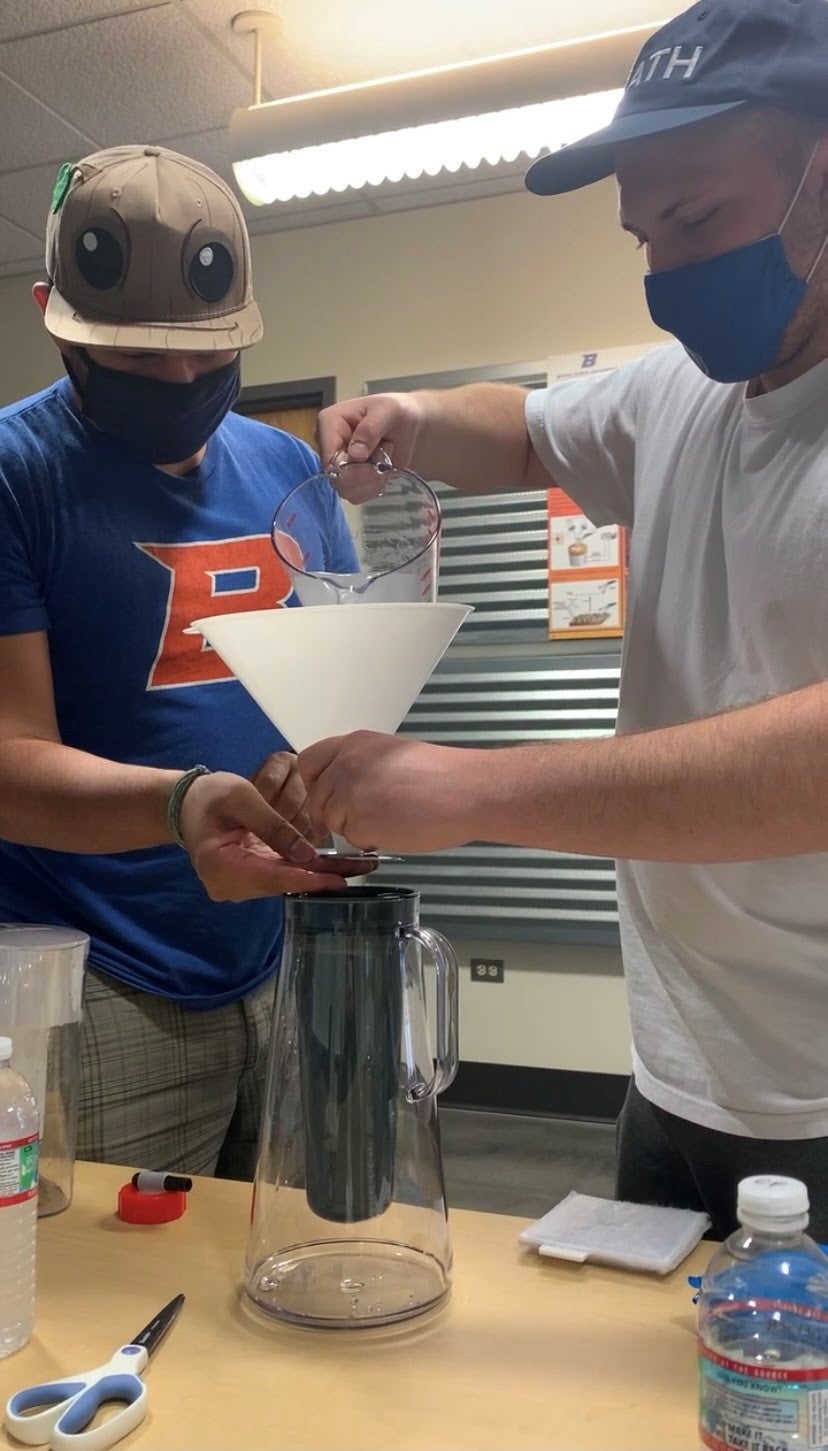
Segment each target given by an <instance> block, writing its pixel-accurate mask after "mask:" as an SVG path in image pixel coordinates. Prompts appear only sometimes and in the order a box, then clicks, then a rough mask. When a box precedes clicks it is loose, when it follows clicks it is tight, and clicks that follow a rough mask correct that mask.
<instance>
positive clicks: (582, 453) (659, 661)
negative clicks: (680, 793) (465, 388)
mask: <svg viewBox="0 0 828 1451" xmlns="http://www.w3.org/2000/svg"><path fill="white" fill-rule="evenodd" d="M527 421H528V426H529V432H530V435H531V439H532V443H533V445H534V447H535V450H536V452H537V453H538V455H539V456H540V458H541V459H542V461H543V463H544V464H545V466H546V467H547V468H548V470H549V472H550V474H551V475H552V477H553V479H554V480H555V482H556V483H558V484H559V485H560V486H561V488H562V489H564V490H566V492H567V493H568V494H570V495H571V496H572V497H573V498H574V499H575V500H576V501H577V503H578V504H579V506H580V507H581V508H582V509H583V510H584V512H585V513H586V514H587V515H588V516H589V517H590V518H591V519H592V520H593V522H595V523H596V524H605V523H610V522H613V523H621V524H627V525H633V526H634V527H633V536H632V550H631V560H630V575H631V580H630V584H631V589H630V604H629V613H628V620H627V632H626V639H625V643H624V659H623V672H622V688H621V708H620V715H619V725H618V729H619V732H625V733H626V732H630V731H641V730H647V729H654V728H657V727H660V726H670V725H676V724H679V723H681V722H685V721H692V720H696V719H699V718H700V717H703V716H708V715H713V714H716V713H718V712H722V711H726V710H731V709H733V707H735V706H740V705H747V704H750V703H753V702H757V701H761V700H764V699H767V698H768V697H771V696H776V695H781V694H783V693H785V692H787V691H791V690H797V689H800V688H802V687H804V686H807V685H812V684H814V683H816V682H817V681H823V680H826V679H828V362H823V363H821V364H820V365H819V366H818V367H816V368H814V369H813V370H812V371H811V372H810V373H808V374H806V375H805V376H804V377H803V378H800V379H798V380H797V381H796V382H794V383H791V384H789V385H788V386H787V387H785V388H781V389H779V390H778V391H776V392H774V393H769V394H767V395H763V396H761V397H757V398H748V397H747V396H746V389H745V388H744V387H743V386H741V385H740V386H733V387H731V386H724V385H722V384H719V383H712V382H710V381H709V380H708V379H707V378H705V377H704V376H703V375H702V374H701V373H700V372H699V371H698V369H697V368H696V367H695V366H694V364H693V363H691V362H690V360H689V359H688V358H687V356H686V354H685V353H684V351H683V349H682V348H680V347H669V348H664V349H661V350H659V351H657V352H655V353H652V354H650V355H649V356H648V357H646V358H644V359H643V360H642V361H640V362H637V363H633V364H631V365H629V366H627V367H624V368H621V369H619V370H618V371H617V372H616V373H613V374H611V375H609V376H607V377H605V378H602V379H598V380H596V381H594V382H592V383H589V382H581V381H580V380H578V381H576V382H567V383H562V384H559V385H556V386H555V387H553V388H550V389H547V390H545V391H542V392H539V393H535V394H532V395H530V397H529V399H528V402H527ZM825 769H826V771H828V754H827V755H826V761H825ZM768 810H769V811H772V810H773V802H772V801H771V802H768ZM618 887H619V904H620V914H621V940H622V947H623V952H624V965H625V970H626V977H627V984H628V990H629V996H630V1008H631V1016H632V1024H633V1067H634V1072H635V1076H636V1081H637V1083H638V1086H639V1088H640V1089H641V1091H642V1093H643V1094H644V1095H645V1097H646V1098H648V1099H650V1100H651V1101H652V1102H653V1103H655V1104H658V1105H659V1106H660V1107H662V1108H664V1109H667V1110H668V1111H669V1112H671V1113H674V1114H677V1115H679V1116H680V1117H681V1118H684V1119H689V1120H690V1121H691V1122H693V1123H698V1124H704V1125H707V1126H709V1127H711V1128H715V1129H721V1130H724V1131H725V1132H729V1133H735V1134H741V1135H743V1136H748V1137H756V1138H771V1139H800V1138H802V1139H806V1138H807V1139H810V1138H817V1137H820V1136H822V1135H828V855H819V856H816V855H815V856H800V857H795V858H789V859H787V860H779V861H761V862H748V863H746V864H743V865H736V866H732V865H729V866H699V867H696V866H681V865H674V864H669V865H660V864H648V863H642V862H620V863H619V864H618ZM771 1167H773V1166H772V1165H771Z"/></svg>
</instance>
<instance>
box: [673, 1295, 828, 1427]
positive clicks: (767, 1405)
mask: <svg viewBox="0 0 828 1451" xmlns="http://www.w3.org/2000/svg"><path fill="white" fill-rule="evenodd" d="M756 1308H757V1309H759V1308H761V1306H760V1304H759V1302H757V1303H756ZM767 1308H770V1307H767ZM773 1308H774V1309H778V1310H789V1311H792V1312H795V1313H796V1314H797V1315H799V1316H805V1315H807V1316H808V1318H814V1319H817V1320H819V1321H821V1322H822V1326H823V1328H822V1335H823V1336H825V1335H826V1328H828V1315H824V1314H821V1313H820V1312H819V1311H814V1310H810V1311H804V1310H803V1307H802V1306H801V1305H782V1304H781V1303H778V1304H777V1303H775V1304H774V1307H773ZM823 1344H824V1341H823ZM814 1362H815V1363H814V1365H813V1367H809V1368H807V1369H804V1368H803V1369H799V1368H797V1369H794V1368H788V1367H781V1366H780V1367H778V1368H777V1367H776V1366H774V1365H772V1364H765V1365H755V1364H754V1365H749V1364H745V1363H744V1362H742V1361H739V1360H730V1359H728V1358H727V1356H724V1355H719V1354H718V1353H717V1352H716V1351H715V1350H712V1349H711V1348H710V1346H708V1345H705V1344H704V1343H703V1342H701V1341H700V1342H699V1434H700V1437H701V1440H702V1442H703V1443H704V1445H705V1446H709V1447H710V1451H806V1448H807V1451H825V1448H828V1364H824V1365H819V1364H818V1363H817V1357H816V1356H814Z"/></svg>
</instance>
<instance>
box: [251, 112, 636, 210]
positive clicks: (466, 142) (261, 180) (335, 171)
mask: <svg viewBox="0 0 828 1451" xmlns="http://www.w3.org/2000/svg"><path fill="white" fill-rule="evenodd" d="M622 95H623V91H620V90H618V91H600V92H598V93H596V94H595V95H591V96H571V97H568V98H567V99H566V100H561V101H547V102H546V103H545V104H542V105H538V106H520V107H517V108H516V109H513V110H509V111H490V112H488V113H487V114H486V115H483V116H463V117H460V118H458V119H457V120H452V121H437V122H434V123H432V124H431V125H428V126H409V127H407V128H405V129H404V130H401V131H382V132H379V133H378V134H377V135H373V136H355V137H351V138H350V139H349V140H347V141H331V142H328V143H327V144H326V145H322V146H303V147H300V148H298V149H297V150H295V151H281V152H279V151H274V152H270V153H269V154H268V155H266V156H255V157H251V158H249V159H248V160H247V161H235V162H234V163H233V171H234V172H235V175H236V180H237V182H238V184H239V186H240V187H241V190H242V192H243V193H244V195H245V196H246V197H247V200H248V201H250V202H252V203H253V205H254V206H268V205H271V204H272V203H273V202H289V201H291V200H292V199H293V198H294V197H309V196H326V195H327V194H328V193H329V192H340V193H341V192H344V191H349V190H357V191H361V190H362V189H363V188H364V187H368V186H382V185H383V184H384V183H386V182H401V181H403V180H404V179H405V178H408V180H410V181H417V180H419V178H420V177H422V176H439V174H440V172H442V171H448V172H457V171H460V169H461V167H464V166H466V167H470V168H471V169H472V170H474V169H476V168H477V167H479V166H483V165H486V164H488V165H489V166H499V165H500V164H501V163H503V162H515V161H517V160H518V158H519V157H521V156H523V157H526V158H527V159H529V160H532V159H534V158H535V157H536V156H539V155H540V153H541V152H542V151H557V150H559V148H560V147H561V146H566V145H569V144H570V143H571V142H572V141H577V140H578V139H579V138H580V137H581V136H586V135H587V134H588V133H589V132H590V131H597V130H598V129H599V127H601V126H606V125H608V124H609V122H610V120H611V119H612V116H613V114H614V112H615V108H616V106H617V105H618V102H619V101H620V99H621V96H622Z"/></svg>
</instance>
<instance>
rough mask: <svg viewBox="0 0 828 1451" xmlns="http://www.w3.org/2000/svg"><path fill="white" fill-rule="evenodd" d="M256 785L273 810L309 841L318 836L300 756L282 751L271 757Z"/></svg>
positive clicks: (256, 780) (256, 779) (255, 779)
mask: <svg viewBox="0 0 828 1451" xmlns="http://www.w3.org/2000/svg"><path fill="white" fill-rule="evenodd" d="M253 785H254V786H255V787H256V790H257V791H258V792H259V793H260V794H261V795H262V796H264V799H265V801H266V802H267V803H268V805H269V806H271V807H272V808H273V810H274V811H277V812H278V814H279V815H280V816H283V817H284V819H285V821H290V822H291V823H292V824H293V825H294V826H295V827H296V830H297V831H298V832H299V834H300V836H304V837H305V838H306V839H307V840H309V841H310V840H311V839H312V838H313V836H314V835H315V834H316V833H315V830H314V826H313V823H312V822H311V818H310V813H309V811H308V793H307V791H306V790H305V783H304V781H303V780H302V777H301V776H300V775H299V771H298V767H297V760H296V756H294V755H293V754H292V752H290V751H279V752H277V753H276V754H275V755H272V756H269V757H268V759H267V760H266V761H265V763H264V765H263V766H262V767H261V769H260V770H259V771H257V773H256V775H255V776H254V777H253Z"/></svg>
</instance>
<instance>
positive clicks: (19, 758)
mask: <svg viewBox="0 0 828 1451" xmlns="http://www.w3.org/2000/svg"><path fill="white" fill-rule="evenodd" d="M188 764H189V763H188ZM185 769H186V767H182V769H181V771H162V770H154V769H152V768H151V767H145V766H120V765H118V764H116V762H114V761H105V760H102V759H100V757H98V756H91V755H89V754H87V752H85V751H76V750H72V749H71V748H70V747H68V746H64V745H62V744H61V740H60V733H59V731H58V725H57V720H56V718H55V703H54V695H53V690H52V671H51V665H50V662H49V646H48V642H47V637H46V634H45V633H44V632H42V631H38V632H36V633H34V634H26V635H8V636H6V637H5V638H3V639H0V837H3V838H4V840H6V841H14V842H18V843H19V844H20V845H22V846H39V847H46V848H48V849H50V850H52V851H72V852H118V851H133V850H137V849H139V848H141V847H152V846H161V845H163V844H164V843H165V842H169V840H170V835H169V830H168V828H167V819H166V813H167V802H168V801H169V798H170V792H171V791H172V788H173V786H174V785H175V783H176V781H177V780H178V778H179V776H180V775H181V774H182V772H183V770H185Z"/></svg>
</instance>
